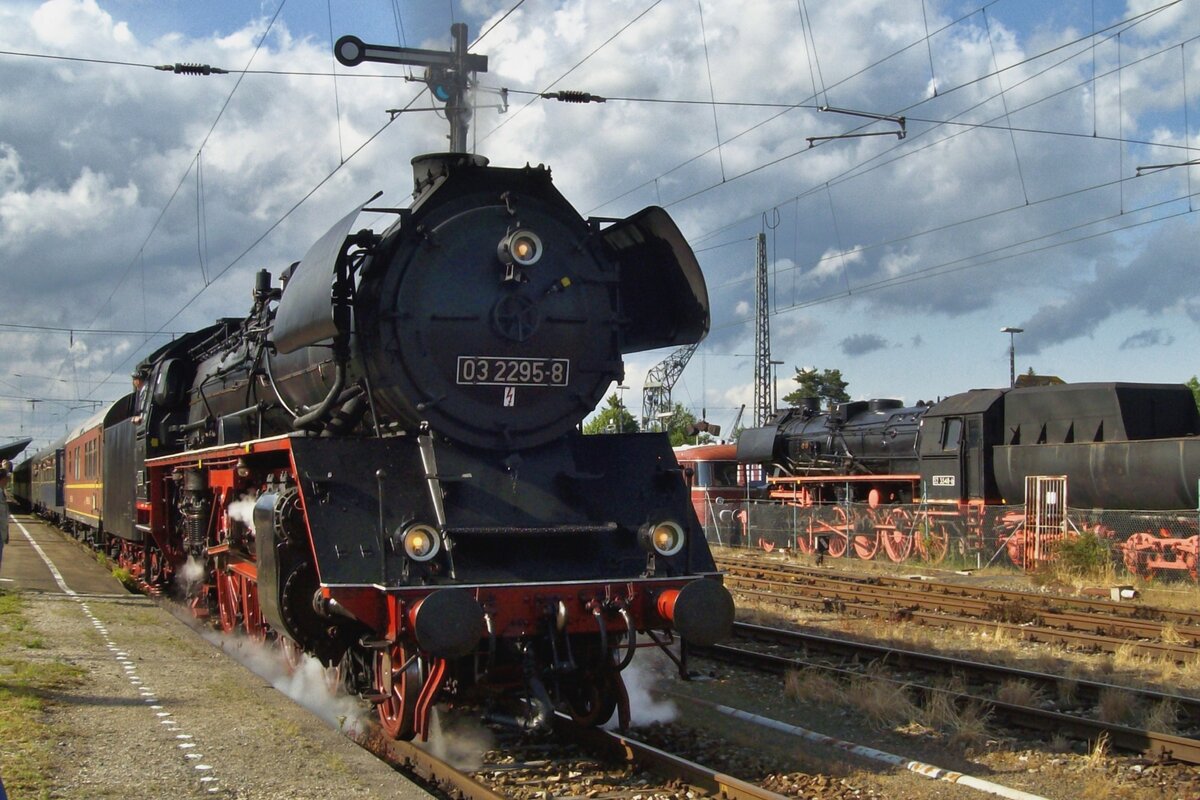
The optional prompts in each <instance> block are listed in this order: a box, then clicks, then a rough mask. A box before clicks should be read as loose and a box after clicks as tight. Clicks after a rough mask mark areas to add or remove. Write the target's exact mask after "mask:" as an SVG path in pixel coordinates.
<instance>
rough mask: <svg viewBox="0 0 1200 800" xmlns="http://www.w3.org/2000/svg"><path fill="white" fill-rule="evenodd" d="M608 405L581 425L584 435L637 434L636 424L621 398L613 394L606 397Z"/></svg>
mask: <svg viewBox="0 0 1200 800" xmlns="http://www.w3.org/2000/svg"><path fill="white" fill-rule="evenodd" d="M607 402H608V405H607V406H605V407H604V408H602V409H601V410H600V413H599V414H597V415H596V416H595V417H593V418H592V420H591V422H585V423H584V425H583V432H584V433H637V432H638V423H637V420H636V419H634V417H633V414H630V413H629V409H627V408H625V404H624V403H622V402H621V398H620V397H618V396H617V393H616V392H613V393H612V394H610V395H609V396H608V399H607Z"/></svg>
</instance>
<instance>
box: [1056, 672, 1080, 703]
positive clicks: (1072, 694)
mask: <svg viewBox="0 0 1200 800" xmlns="http://www.w3.org/2000/svg"><path fill="white" fill-rule="evenodd" d="M1056 689H1057V693H1058V704H1059V705H1060V706H1062V707H1063V708H1073V707H1074V706H1075V704H1076V703H1078V702H1079V682H1078V681H1076V680H1074V679H1072V678H1067V677H1064V678H1061V679H1060V680H1059V681H1058V683H1057V684H1056Z"/></svg>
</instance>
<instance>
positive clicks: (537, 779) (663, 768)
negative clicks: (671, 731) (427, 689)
mask: <svg viewBox="0 0 1200 800" xmlns="http://www.w3.org/2000/svg"><path fill="white" fill-rule="evenodd" d="M358 741H359V744H360V745H362V746H363V747H365V748H367V749H368V750H370V751H371V752H373V753H375V754H376V755H377V756H378V757H380V758H383V759H384V760H386V761H387V762H388V763H390V764H392V765H393V766H395V767H397V768H399V769H403V770H405V771H406V772H410V773H412V774H415V775H417V776H418V777H420V778H421V779H422V780H424V781H425V782H426V783H427V784H429V785H430V786H432V787H434V788H436V789H438V790H439V791H440V792H442V793H444V794H446V795H448V796H450V797H457V798H463V799H464V800H500V798H536V797H550V796H584V795H585V794H586V795H588V796H595V795H597V794H602V795H605V796H625V795H628V796H632V795H634V794H636V795H639V796H641V797H643V798H685V797H689V796H691V797H695V796H712V797H717V796H721V797H725V798H729V800H781V799H782V797H783V796H782V795H779V794H777V793H775V792H772V791H770V790H768V789H765V788H763V787H760V786H757V785H755V784H753V783H750V782H747V781H743V780H739V779H738V778H734V777H732V776H730V775H725V774H723V773H721V772H720V771H718V770H715V769H711V768H709V767H705V766H702V765H700V764H696V763H694V762H692V761H688V760H686V759H683V758H680V757H679V756H675V755H672V754H671V753H668V752H666V751H665V750H661V749H659V748H656V747H652V746H650V745H648V744H645V743H643V742H640V741H638V740H636V739H633V738H630V737H628V736H623V735H620V734H616V733H613V732H610V731H605V730H600V729H596V728H580V727H579V726H577V725H574V724H572V723H571V722H570V721H569V720H567V719H566V718H565V717H561V716H560V717H558V718H556V719H555V721H554V736H553V739H552V740H547V739H544V738H534V739H530V738H527V737H524V738H523V737H520V736H517V735H514V734H509V735H503V736H501V740H500V746H499V747H493V748H492V749H491V750H489V751H488V753H486V754H485V758H484V763H482V764H480V765H478V766H474V767H471V768H465V769H464V768H459V767H456V766H454V765H452V764H451V763H449V762H447V761H445V760H443V759H441V758H439V757H437V756H436V755H434V754H432V753H431V752H430V751H429V750H428V749H427V748H425V747H423V746H420V745H417V744H414V743H411V742H401V741H395V740H392V739H389V738H387V737H386V736H384V735H383V734H382V733H381V732H379V731H378V729H373V732H372V733H370V734H368V735H366V736H362V737H359V739H358Z"/></svg>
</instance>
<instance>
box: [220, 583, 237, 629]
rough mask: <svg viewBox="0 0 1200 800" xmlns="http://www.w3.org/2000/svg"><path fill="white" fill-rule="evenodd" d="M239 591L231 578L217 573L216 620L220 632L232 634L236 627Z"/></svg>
mask: <svg viewBox="0 0 1200 800" xmlns="http://www.w3.org/2000/svg"><path fill="white" fill-rule="evenodd" d="M240 606H241V591H239V589H238V587H237V584H236V583H235V582H234V579H233V576H232V575H230V574H228V573H226V572H220V571H218V572H217V620H218V622H219V623H220V625H221V630H223V631H225V633H232V632H233V629H234V628H236V627H237V626H238V619H239V617H241V607H240Z"/></svg>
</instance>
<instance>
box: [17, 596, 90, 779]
mask: <svg viewBox="0 0 1200 800" xmlns="http://www.w3.org/2000/svg"><path fill="white" fill-rule="evenodd" d="M42 646H43V645H42V643H41V639H40V638H39V637H37V636H34V635H33V634H32V633H31V632H30V631H29V629H28V624H27V620H26V619H25V616H24V607H23V603H22V601H21V598H20V597H19V596H18V595H15V594H7V593H5V594H2V595H0V653H3V654H4V655H3V656H0V764H3V765H4V787H5V789H6V790H7V792H8V794H9V796H10V797H14V798H15V797H33V798H38V797H48V796H49V791H50V785H49V777H50V775H52V774H54V771H55V769H56V765H55V763H54V759H55V742H56V741H57V739H58V737H57V736H56V735H55V732H54V731H53V729H52V728H51V727H50V726H49V725H48V724H47V723H46V720H45V710H46V702H47V701H46V698H47V696H48V695H49V694H50V693H51V692H55V691H59V690H61V689H63V688H66V687H69V686H77V685H79V684H80V683H82V681H83V678H84V670H83V669H81V668H79V667H75V666H72V665H69V664H64V663H61V662H53V661H44V660H37V661H33V660H24V659H22V658H21V657H20V651H21V648H28V649H39V648H40V647H42ZM60 766H61V765H60Z"/></svg>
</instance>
